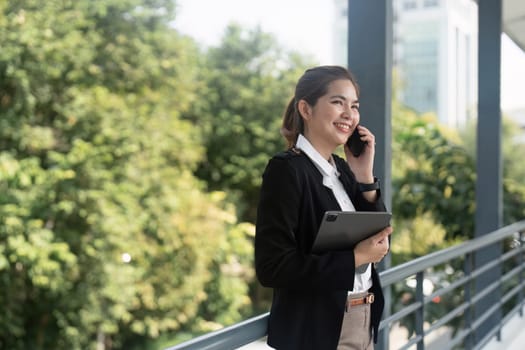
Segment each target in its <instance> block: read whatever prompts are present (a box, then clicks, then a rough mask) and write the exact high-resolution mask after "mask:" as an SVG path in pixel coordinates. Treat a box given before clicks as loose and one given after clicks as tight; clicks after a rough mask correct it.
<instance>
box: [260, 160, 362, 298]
mask: <svg viewBox="0 0 525 350" xmlns="http://www.w3.org/2000/svg"><path fill="white" fill-rule="evenodd" d="M304 185H305V184H304V183H301V176H300V175H299V171H298V170H297V169H296V168H294V167H293V166H292V165H291V164H290V161H289V160H287V159H286V158H284V159H283V158H275V157H274V158H273V159H272V160H270V162H269V163H268V165H267V167H266V170H265V172H264V174H263V182H262V187H261V193H260V201H259V207H258V212H257V223H256V234H255V270H256V274H257V278H258V279H259V281H260V282H261V284H262V285H263V286H265V287H272V288H297V289H305V288H308V289H310V290H316V289H317V290H327V289H330V290H339V289H341V290H352V289H353V283H354V274H355V262H354V252H353V250H347V251H337V252H329V253H325V254H322V255H315V254H311V253H309V249H308V248H306V247H304V246H302V245H301V244H300V242H299V241H301V240H302V241H304V239H301V235H303V238H304V236H305V235H308V234H313V232H315V231H317V227H310V226H312V225H308V224H305V222H304V221H303V220H305V218H303V217H301V218H300V215H299V213H300V208H301V205H302V204H304V203H302V202H301V201H302V200H303V198H302V197H303V190H302V186H304ZM305 197H308V196H305ZM304 200H307V199H304ZM303 216H304V215H303ZM300 221H301V222H300ZM306 221H307V220H306ZM307 222H308V221H307ZM314 222H315V221H314Z"/></svg>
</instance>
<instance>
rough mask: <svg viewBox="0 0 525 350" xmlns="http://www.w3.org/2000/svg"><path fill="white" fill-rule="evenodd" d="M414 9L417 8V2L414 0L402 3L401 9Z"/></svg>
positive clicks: (406, 0)
mask: <svg viewBox="0 0 525 350" xmlns="http://www.w3.org/2000/svg"><path fill="white" fill-rule="evenodd" d="M416 7H417V1H416V0H405V1H404V2H403V9H405V10H411V9H415V8H416Z"/></svg>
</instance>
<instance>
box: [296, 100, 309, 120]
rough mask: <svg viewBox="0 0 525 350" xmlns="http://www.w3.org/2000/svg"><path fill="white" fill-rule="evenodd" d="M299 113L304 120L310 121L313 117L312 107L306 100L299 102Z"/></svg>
mask: <svg viewBox="0 0 525 350" xmlns="http://www.w3.org/2000/svg"><path fill="white" fill-rule="evenodd" d="M297 111H298V112H299V115H300V116H301V118H303V119H304V120H309V119H310V117H311V115H312V107H310V105H309V104H308V102H306V101H305V100H299V102H297Z"/></svg>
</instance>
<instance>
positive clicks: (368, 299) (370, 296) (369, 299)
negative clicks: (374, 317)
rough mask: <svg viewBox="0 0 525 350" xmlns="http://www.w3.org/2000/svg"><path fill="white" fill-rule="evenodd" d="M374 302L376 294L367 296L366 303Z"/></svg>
mask: <svg viewBox="0 0 525 350" xmlns="http://www.w3.org/2000/svg"><path fill="white" fill-rule="evenodd" d="M373 302H374V294H373V293H370V294H368V295H367V296H366V303H367V304H372V303H373Z"/></svg>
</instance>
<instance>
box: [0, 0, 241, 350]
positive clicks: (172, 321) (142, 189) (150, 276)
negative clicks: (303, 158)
mask: <svg viewBox="0 0 525 350" xmlns="http://www.w3.org/2000/svg"><path fill="white" fill-rule="evenodd" d="M174 6H175V3H174V2H173V1H171V0H125V1H122V0H105V1H96V2H93V1H87V0H84V1H45V2H43V1H37V0H26V1H14V0H13V1H3V2H0V12H1V14H2V15H1V16H0V46H1V47H2V50H0V106H1V109H0V290H1V291H0V302H1V303H2V305H3V312H2V314H1V315H0V348H6V349H27V348H32V349H89V348H95V346H96V345H98V346H102V347H104V348H108V349H109V348H133V347H138V348H143V347H144V346H145V345H146V344H147V342H148V341H149V340H151V339H154V338H156V337H158V336H159V335H160V334H162V333H166V332H170V331H171V332H173V331H177V330H180V329H183V328H184V327H187V325H188V324H195V322H194V321H193V320H194V319H195V317H197V313H198V312H199V305H200V303H201V302H203V301H208V298H209V297H210V296H209V295H208V294H207V293H206V284H207V283H208V282H209V281H210V280H212V277H213V275H212V274H211V273H210V271H209V268H210V266H213V264H214V262H215V261H217V260H218V259H220V255H221V254H223V253H222V252H221V247H223V246H224V245H225V244H226V242H227V240H229V239H230V238H228V236H227V234H226V233H227V232H229V231H230V230H234V231H235V230H240V228H239V227H237V221H236V216H235V210H234V208H232V207H231V205H229V204H227V203H226V202H225V201H224V199H223V197H224V194H221V193H219V192H216V193H207V192H206V190H205V186H204V184H203V183H202V182H201V181H199V180H197V179H196V178H195V177H194V175H193V173H194V171H195V170H196V168H197V165H198V163H199V162H200V160H201V159H202V156H203V154H204V148H203V147H202V144H201V139H202V138H201V132H200V130H199V128H197V127H195V126H194V125H192V124H191V123H189V122H188V121H185V120H182V119H181V118H180V114H181V113H183V112H185V111H187V110H188V108H189V106H191V105H192V103H193V102H194V101H196V100H197V99H198V98H199V96H198V94H197V89H198V85H197V83H196V82H197V81H198V78H197V74H196V73H197V68H198V65H197V64H196V62H198V60H199V52H198V49H197V48H196V47H195V45H194V44H193V43H192V42H191V41H190V40H189V39H185V38H182V37H180V36H179V35H178V34H177V33H176V32H175V31H174V30H173V29H172V28H171V26H170V23H171V22H172V21H173V19H174V12H173V11H174ZM225 308H233V309H235V306H230V305H229V304H228V305H227V306H225ZM234 311H236V310H234ZM232 312H233V311H232ZM198 326H199V325H195V327H198Z"/></svg>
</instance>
